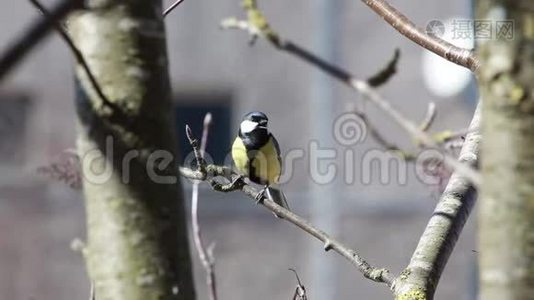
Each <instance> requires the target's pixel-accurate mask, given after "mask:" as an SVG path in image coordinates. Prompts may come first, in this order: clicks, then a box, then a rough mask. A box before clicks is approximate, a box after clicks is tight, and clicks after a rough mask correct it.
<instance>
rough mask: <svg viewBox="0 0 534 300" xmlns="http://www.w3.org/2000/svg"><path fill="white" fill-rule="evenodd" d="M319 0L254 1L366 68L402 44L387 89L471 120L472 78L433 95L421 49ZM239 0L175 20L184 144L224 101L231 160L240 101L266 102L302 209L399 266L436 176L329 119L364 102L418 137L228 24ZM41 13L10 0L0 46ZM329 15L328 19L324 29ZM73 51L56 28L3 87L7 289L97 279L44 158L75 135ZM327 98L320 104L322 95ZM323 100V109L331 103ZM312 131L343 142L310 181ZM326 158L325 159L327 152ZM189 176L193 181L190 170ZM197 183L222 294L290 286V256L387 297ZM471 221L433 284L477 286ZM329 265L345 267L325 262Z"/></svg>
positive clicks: (229, 197) (411, 108) (377, 260)
mask: <svg viewBox="0 0 534 300" xmlns="http://www.w3.org/2000/svg"><path fill="white" fill-rule="evenodd" d="M318 1H319V0H316V1H302V0H295V1H260V5H261V7H262V8H263V9H264V11H265V13H266V15H267V16H268V18H269V20H270V22H271V25H272V26H273V27H274V28H275V29H276V30H277V31H278V32H279V33H280V34H281V35H283V36H284V37H287V38H289V39H291V40H293V41H294V42H296V43H298V44H300V45H302V46H304V47H306V48H308V49H310V50H311V51H312V52H315V53H319V54H325V53H326V54H325V55H326V56H327V58H328V59H331V60H333V61H334V62H336V63H337V64H339V65H341V66H343V67H344V68H346V69H347V70H350V71H351V72H353V74H354V75H355V76H358V77H360V78H366V77H368V76H370V75H373V74H374V73H375V72H376V71H377V70H379V69H381V68H383V66H384V65H385V64H386V63H387V62H388V61H389V60H390V59H391V57H392V55H393V51H394V49H395V48H399V49H400V50H401V52H402V56H401V60H400V63H399V67H398V74H397V75H396V76H395V77H394V78H393V79H392V80H391V81H390V82H389V83H388V84H386V85H385V86H384V87H382V88H380V91H381V93H383V95H385V96H386V97H387V98H389V99H391V102H392V104H393V105H394V106H396V107H398V108H399V109H400V110H401V111H402V112H403V113H405V114H406V115H407V116H409V117H410V118H413V119H414V120H421V119H422V118H423V117H424V116H425V113H426V107H427V104H428V103H429V102H430V101H435V102H436V103H437V105H438V117H437V120H436V123H435V125H434V126H433V129H434V130H440V129H461V128H464V127H466V126H467V124H468V122H469V120H470V117H471V114H472V111H473V101H472V99H473V96H472V94H473V93H472V90H469V89H467V90H464V91H463V92H462V93H460V94H457V95H454V96H450V97H447V98H438V97H437V96H435V95H433V94H432V93H431V92H430V91H429V90H427V89H426V88H425V86H424V84H423V82H424V79H423V76H424V75H423V69H422V67H421V63H422V55H423V50H421V49H420V48H419V47H417V46H416V45H414V44H412V43H411V42H409V41H407V40H406V39H405V38H403V37H401V36H400V35H399V34H398V33H396V32H395V31H394V30H393V29H392V28H390V27H389V26H388V25H386V24H385V23H384V22H383V21H382V20H381V19H380V18H379V17H377V16H376V15H375V14H374V13H373V12H372V11H370V10H369V9H368V8H367V7H366V6H365V5H364V4H362V3H360V2H359V1H337V2H336V3H335V8H333V9H332V10H331V11H330V14H328V15H324V14H323V15H321V12H318V11H317V7H320V6H318V5H317V3H318ZM165 2H166V4H167V5H168V4H169V3H170V2H171V1H165ZM239 2H240V1H239V0H221V1H212V2H206V1H193V0H187V1H185V2H184V3H183V4H182V5H181V6H180V7H179V8H178V9H177V10H176V11H175V12H173V13H172V14H171V15H170V16H169V17H168V19H167V21H166V22H167V23H166V24H167V32H168V36H169V38H168V50H169V60H170V72H171V81H172V86H173V91H174V92H173V97H174V99H175V104H176V116H177V120H178V121H177V132H178V134H179V137H180V140H181V141H184V142H183V143H182V149H181V152H182V155H184V156H186V155H187V153H188V151H189V149H188V147H187V143H185V140H184V138H183V136H182V135H181V133H182V132H183V124H184V123H189V124H190V125H191V126H192V127H193V129H194V130H197V131H198V130H200V127H201V123H202V118H203V115H204V113H205V112H207V111H211V112H212V113H213V114H214V120H215V121H214V122H215V125H214V129H213V131H212V135H211V137H210V141H209V145H210V148H209V149H208V152H209V153H210V154H212V156H213V158H214V160H216V161H219V162H221V161H223V160H224V158H225V156H226V155H227V153H228V151H229V149H230V145H231V142H232V139H233V137H234V135H235V133H236V130H237V126H238V123H239V120H240V118H241V116H242V115H243V114H245V113H246V112H248V111H251V110H261V111H264V112H265V113H267V114H268V115H269V117H270V120H271V122H270V126H271V130H272V131H273V132H274V133H275V135H276V136H277V137H278V139H279V142H280V145H281V147H282V151H283V152H284V153H286V154H287V153H289V152H291V153H300V152H299V150H300V151H301V152H302V153H303V154H304V155H303V157H302V158H298V159H296V160H295V161H294V164H293V165H292V167H291V168H290V169H291V170H292V172H291V176H289V177H290V178H289V180H288V181H287V183H285V184H284V190H285V191H286V192H287V194H288V196H289V198H290V202H291V206H292V207H293V208H294V210H295V211H296V212H297V213H299V214H302V215H303V216H306V217H310V218H313V219H314V220H313V221H314V222H315V223H318V224H327V225H325V226H327V227H329V226H331V227H332V228H333V229H332V230H334V231H335V234H336V236H338V237H339V238H340V240H342V241H344V242H345V243H346V244H348V245H350V246H352V247H354V249H356V250H357V251H359V252H360V254H361V255H362V256H363V257H366V258H368V259H369V262H370V263H371V264H373V265H378V266H384V267H388V268H389V269H390V270H391V271H393V272H400V271H401V270H402V268H403V267H405V266H406V264H407V263H408V261H409V258H410V256H411V253H412V252H413V249H414V248H415V246H416V244H417V241H418V237H419V235H420V234H421V233H422V231H423V229H424V226H425V225H426V222H427V220H428V218H429V217H430V214H431V212H432V210H433V206H434V204H435V202H436V200H437V195H438V194H439V193H438V192H437V188H436V187H435V186H429V185H427V184H423V183H421V182H420V181H419V180H418V179H417V177H416V176H415V175H414V171H413V166H410V165H409V166H408V168H407V169H406V170H407V171H406V172H405V173H402V170H401V171H400V172H399V174H400V175H399V176H400V177H402V176H404V177H405V178H406V180H402V178H404V177H402V178H401V180H400V181H399V180H398V178H399V177H398V176H394V177H388V178H386V179H387V180H385V181H384V182H381V178H380V176H381V174H382V173H381V172H382V170H381V168H380V166H379V165H377V164H369V165H368V166H370V167H369V168H367V165H366V162H365V161H362V159H361V158H362V157H364V156H365V155H366V154H367V153H369V151H375V150H376V151H378V150H380V149H381V148H380V146H379V145H378V144H377V143H376V142H374V141H373V140H372V138H370V137H367V138H366V139H362V140H361V141H357V143H354V144H351V145H346V144H343V143H339V141H338V140H337V139H336V138H335V137H334V136H333V135H332V136H328V135H329V134H330V133H332V134H333V132H334V130H335V126H334V124H335V122H336V120H338V119H339V118H340V117H342V116H343V114H344V112H346V111H348V110H350V109H354V108H355V107H356V108H358V109H364V110H365V111H366V112H367V113H368V115H369V117H370V119H371V121H372V122H373V124H375V125H376V127H377V128H378V129H379V130H380V132H382V133H383V134H384V135H385V136H386V137H387V138H388V139H390V140H391V141H392V142H394V143H397V144H399V145H400V146H402V147H405V148H407V149H413V145H412V143H411V139H410V138H409V136H407V135H406V134H405V133H404V132H403V131H402V130H401V129H400V128H399V127H398V126H397V125H396V124H395V123H393V122H392V121H391V120H390V119H389V118H388V117H386V116H385V115H384V114H383V113H382V112H380V111H378V110H376V109H375V108H374V107H372V105H365V104H364V103H363V99H362V97H361V96H359V95H357V94H355V93H354V92H353V91H351V90H349V89H348V88H346V87H345V86H343V85H342V84H341V83H339V82H336V81H334V80H332V79H329V78H327V77H321V76H320V75H318V73H317V70H315V69H314V68H313V67H311V66H309V65H308V64H306V63H303V62H302V61H299V60H298V59H296V58H294V57H292V56H290V55H288V54H286V53H282V52H278V51H276V50H275V49H274V48H272V47H271V46H270V45H269V44H268V43H266V42H265V41H263V40H259V41H258V42H257V43H256V44H255V45H254V46H253V47H251V46H249V45H248V37H247V36H246V34H245V33H244V32H237V31H223V30H221V29H219V23H220V21H221V20H222V19H224V18H226V17H230V16H237V17H243V12H242V11H241V10H240V3H239ZM45 3H46V4H48V5H50V4H51V3H53V1H51V0H49V1H45ZM313 3H315V5H314V4H313ZM395 5H396V6H397V7H398V8H399V9H400V10H401V11H403V12H405V13H406V14H407V15H408V16H410V17H411V18H412V19H413V21H414V22H415V23H417V24H420V25H421V26H425V24H427V23H428V22H429V21H431V20H434V19H437V20H443V19H447V18H450V17H454V16H459V17H463V18H467V17H468V16H469V14H470V6H469V5H470V3H469V1H465V0H454V1H450V2H447V3H444V2H437V1H422V2H417V3H414V2H413V1H407V0H402V1H395ZM37 17H38V14H37V13H36V12H35V10H34V9H33V8H32V6H31V5H30V3H29V2H26V1H18V0H4V1H2V2H1V3H0V24H1V26H2V28H3V30H2V31H0V46H1V48H0V49H4V48H5V47H6V46H7V45H8V43H9V42H10V41H12V40H13V38H14V37H16V36H17V35H19V34H20V33H21V32H23V29H24V28H25V27H26V26H27V25H28V24H29V23H30V22H31V21H32V20H34V19H35V18H37ZM318 18H322V19H321V20H318ZM325 22H326V23H325ZM324 24H329V26H331V27H330V28H329V29H328V30H326V31H325V29H324V28H323V27H324ZM72 61H73V59H72V57H71V55H70V53H69V51H68V50H67V48H66V47H65V45H64V44H63V43H62V41H61V40H60V39H59V38H58V37H57V36H54V35H52V36H51V37H50V38H48V39H47V40H46V41H45V42H44V43H42V44H41V45H40V46H39V47H38V48H37V49H35V50H34V51H33V52H32V54H31V55H30V56H29V57H28V58H27V59H26V60H25V61H24V62H23V63H22V64H21V65H20V66H19V67H18V68H17V70H16V71H15V72H14V73H12V74H11V77H10V78H9V80H8V81H7V82H4V83H3V84H2V86H1V87H0V141H1V143H0V298H1V299H54V300H61V299H65V300H67V299H68V300H70V299H87V295H88V290H89V283H88V280H87V278H86V275H85V269H84V264H83V260H82V258H81V256H80V255H79V253H76V252H74V251H71V250H70V246H69V245H70V243H71V241H72V240H73V239H75V238H80V239H82V240H83V238H84V226H85V224H84V211H83V200H82V199H81V196H80V195H79V192H78V191H76V190H73V189H71V188H69V187H68V186H67V185H65V184H63V183H61V182H57V181H54V180H50V179H49V178H47V177H43V176H40V175H38V174H37V171H36V170H37V169H38V168H39V167H40V166H43V165H48V164H50V163H51V162H54V161H57V160H58V159H61V155H62V153H64V152H65V150H66V149H70V148H73V147H74V141H75V132H76V130H75V127H76V126H75V111H74V106H73V103H74V101H73V97H74V92H73V68H72ZM436 72H438V71H436ZM321 89H322V90H321ZM320 91H323V92H324V91H326V92H324V93H322V92H320ZM321 95H324V96H321ZM321 97H323V98H321ZM468 100H469V101H468ZM317 105H322V106H321V107H320V109H318V107H317ZM323 107H326V108H327V109H326V110H325V115H324V116H321V115H320V112H321V109H322V108H323ZM319 131H321V132H319ZM313 141H316V143H318V145H319V146H320V147H321V148H326V147H328V148H329V149H332V150H334V151H335V154H336V156H335V158H334V159H332V160H330V162H332V163H335V164H336V166H337V170H338V171H337V172H338V173H336V176H335V179H334V181H332V182H330V183H327V184H324V185H321V184H318V183H315V182H314V178H313V176H312V175H311V171H310V162H309V159H310V156H309V152H310V147H311V146H310V145H311V143H312V142H313ZM347 153H348V154H353V156H354V157H355V159H354V161H349V162H347V159H346V158H345V155H347ZM367 162H368V161H367ZM347 164H349V165H351V166H352V167H350V168H349V167H347ZM320 168H321V172H323V171H324V170H325V169H324V168H326V166H325V165H322V164H321V165H320ZM286 169H289V166H288V167H286ZM351 170H352V171H351ZM362 170H364V172H363V171H362ZM388 170H389V169H388ZM350 172H352V173H350ZM393 172H397V171H393ZM349 173H350V174H353V175H352V177H351V175H347V174H349ZM364 173H365V174H364ZM395 174H397V173H395ZM347 177H350V178H349V179H347ZM365 178H367V179H365ZM347 180H348V181H349V182H350V184H346V181H347ZM185 186H186V193H187V195H189V187H188V183H187V182H185ZM322 190H327V191H329V192H328V193H321V191H322ZM317 195H320V196H317ZM201 197H202V198H201V207H200V216H201V220H202V226H203V229H204V233H205V235H206V238H207V239H208V240H209V241H214V242H215V243H216V247H215V255H216V259H217V265H216V272H217V274H218V283H219V289H220V296H221V297H220V299H232V300H234V299H250V298H254V299H290V297H291V296H292V293H293V291H294V287H295V285H296V280H295V278H294V275H293V274H292V273H291V272H289V271H288V268H294V269H296V270H298V272H299V275H300V277H301V280H302V281H303V283H304V284H305V285H306V286H307V289H308V291H309V296H310V299H321V298H325V297H328V298H336V299H349V298H354V296H357V298H358V299H387V297H389V291H388V290H387V288H386V287H384V286H380V285H378V284H376V283H373V282H370V281H368V280H366V279H364V278H363V277H362V276H361V275H360V274H359V273H358V272H357V270H355V269H354V268H353V267H352V266H351V265H350V264H348V263H347V262H345V261H344V260H343V259H342V258H340V257H338V256H337V255H336V254H334V253H326V254H325V253H322V245H321V244H320V243H318V242H316V241H314V240H313V239H312V238H311V237H309V236H307V235H305V234H303V233H302V232H301V231H299V230H297V229H296V228H294V227H293V226H291V225H289V224H286V223H285V222H283V221H280V220H278V219H275V218H273V217H272V214H270V213H268V212H266V211H264V210H262V209H260V208H259V207H257V206H255V205H253V204H251V203H252V202H251V201H247V199H245V198H243V196H242V195H239V194H217V193H213V192H211V191H210V190H209V189H208V188H206V189H205V190H202V192H201ZM318 197H319V198H321V199H317V198H318ZM317 201H327V203H328V204H326V205H322V206H320V207H323V208H325V207H326V208H327V209H326V210H325V212H324V214H325V215H327V214H330V215H329V218H328V220H326V221H325V220H322V219H321V218H322V216H321V214H320V213H319V214H318V212H317V211H316V210H315V211H314V208H313V207H315V208H317V207H318V206H317V205H316V204H317ZM323 204H324V203H323ZM329 207H331V209H328V208H329ZM472 219H473V218H472ZM325 222H326V223H325ZM473 223H474V222H473V220H470V221H469V223H468V224H467V227H466V229H465V231H464V233H463V234H462V236H461V238H460V241H459V243H458V245H457V249H456V250H455V252H454V253H453V255H452V258H451V260H450V263H449V265H448V266H447V268H446V270H445V273H444V275H443V278H442V281H441V283H440V285H439V288H438V292H437V295H436V297H437V299H466V300H467V299H474V298H473V293H474V290H475V282H476V280H475V271H474V270H475V261H476V253H475V252H473V251H472V250H473V249H475V242H474V226H473ZM193 255H195V254H193ZM195 258H196V257H195ZM195 261H196V260H195ZM322 266H323V267H324V266H327V267H329V268H328V269H329V270H330V271H329V272H332V270H333V272H335V274H330V275H328V276H327V278H325V276H321V274H319V273H320V270H321V267H322ZM202 272H203V271H202V270H201V269H200V268H199V267H197V268H196V274H195V275H196V278H197V286H198V290H199V299H205V298H206V297H205V296H206V294H205V287H204V281H203V280H204V275H203V273H202ZM323 275H324V274H323ZM331 275H332V276H331Z"/></svg>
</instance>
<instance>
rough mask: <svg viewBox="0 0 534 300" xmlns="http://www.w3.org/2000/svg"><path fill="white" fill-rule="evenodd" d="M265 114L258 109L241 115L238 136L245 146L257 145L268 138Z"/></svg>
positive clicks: (263, 142) (260, 144) (262, 143)
mask: <svg viewBox="0 0 534 300" xmlns="http://www.w3.org/2000/svg"><path fill="white" fill-rule="evenodd" d="M268 121H269V119H268V118H267V116H266V115H265V114H264V113H262V112H259V111H253V112H249V113H248V114H246V115H245V116H244V117H243V121H241V124H240V125H239V136H240V137H241V138H242V139H243V142H244V143H245V145H246V146H247V147H252V148H254V147H259V146H262V145H264V144H265V143H266V142H267V140H268V139H269V130H268V129H267V123H268Z"/></svg>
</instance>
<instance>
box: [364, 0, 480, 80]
mask: <svg viewBox="0 0 534 300" xmlns="http://www.w3.org/2000/svg"><path fill="white" fill-rule="evenodd" d="M362 2H363V3H365V4H366V5H367V6H369V7H370V8H371V9H372V10H373V11H374V12H376V13H377V14H378V15H379V16H381V17H382V18H383V19H384V20H385V21H386V22H388V23H389V24H390V25H391V26H392V27H393V28H394V29H395V30H397V31H398V32H399V33H400V34H402V35H404V36H405V37H407V38H408V39H410V40H411V41H413V42H414V43H416V44H418V45H420V46H421V47H423V48H425V49H427V50H429V51H431V52H433V53H435V54H437V55H439V56H441V57H443V58H445V59H446V60H448V61H450V62H452V63H455V64H458V65H460V66H463V67H466V68H468V69H470V70H471V71H473V72H475V71H476V70H477V69H478V67H479V66H480V61H479V59H478V58H477V57H476V56H475V54H474V53H473V51H472V50H470V49H464V48H460V47H456V46H454V45H453V44H451V43H449V42H447V41H445V40H442V39H440V38H439V37H437V36H431V35H428V34H426V33H425V32H424V31H423V30H421V29H419V28H417V26H416V25H415V24H414V23H413V22H412V21H411V20H410V19H408V18H407V17H406V16H405V15H403V14H402V13H401V12H399V11H398V10H397V9H395V7H393V6H392V5H391V4H389V3H388V2H387V1H385V0H362Z"/></svg>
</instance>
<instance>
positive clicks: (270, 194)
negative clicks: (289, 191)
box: [265, 186, 291, 218]
mask: <svg viewBox="0 0 534 300" xmlns="http://www.w3.org/2000/svg"><path fill="white" fill-rule="evenodd" d="M265 192H266V196H267V198H269V199H271V200H273V202H274V203H276V204H278V205H280V206H282V207H283V208H285V209H287V210H291V209H289V204H287V199H286V195H285V194H284V192H282V190H281V189H280V188H279V187H277V186H268V187H267V188H266V190H265ZM274 215H275V216H276V217H278V218H282V217H281V216H279V215H277V214H274Z"/></svg>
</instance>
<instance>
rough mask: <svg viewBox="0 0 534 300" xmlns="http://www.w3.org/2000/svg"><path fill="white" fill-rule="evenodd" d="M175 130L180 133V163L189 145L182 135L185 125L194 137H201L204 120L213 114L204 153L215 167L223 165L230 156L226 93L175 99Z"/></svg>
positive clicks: (229, 106)
mask: <svg viewBox="0 0 534 300" xmlns="http://www.w3.org/2000/svg"><path fill="white" fill-rule="evenodd" d="M175 99H176V101H175V113H176V126H177V130H178V133H179V135H178V136H179V146H180V156H181V160H180V162H183V161H184V159H185V158H186V157H187V155H188V154H189V153H191V145H190V144H189V142H188V141H187V138H186V137H185V135H184V132H185V125H186V124H188V125H189V126H190V127H191V130H192V131H193V133H194V134H195V136H196V137H197V138H198V139H199V141H200V138H201V136H202V127H203V121H204V116H205V115H206V114H207V113H208V112H210V113H211V114H212V117H213V119H212V124H211V127H210V131H209V137H208V145H207V149H206V152H207V153H208V154H209V155H210V156H211V158H212V159H213V161H214V162H215V163H217V164H222V163H223V162H224V160H225V158H226V156H227V155H228V154H229V153H230V146H231V145H230V141H231V138H232V136H233V135H232V133H231V128H232V126H231V120H232V97H231V94H230V93H228V92H221V91H214V92H212V93H180V94H177V95H176V97H175Z"/></svg>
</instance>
